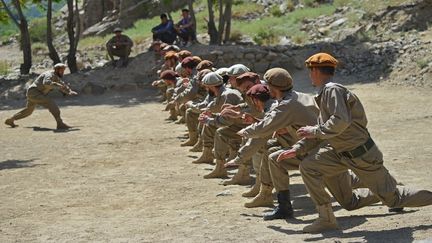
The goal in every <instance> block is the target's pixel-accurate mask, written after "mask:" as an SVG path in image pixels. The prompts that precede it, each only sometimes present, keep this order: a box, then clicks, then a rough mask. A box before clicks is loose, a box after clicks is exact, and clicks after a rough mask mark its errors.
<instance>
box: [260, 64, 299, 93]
mask: <svg viewBox="0 0 432 243" xmlns="http://www.w3.org/2000/svg"><path fill="white" fill-rule="evenodd" d="M264 80H265V81H266V83H268V84H270V85H271V86H273V87H275V88H277V89H279V90H289V89H291V88H292V87H293V80H292V77H291V74H290V73H289V72H288V71H287V70H285V69H283V68H272V69H269V70H268V71H267V72H266V73H265V74H264Z"/></svg>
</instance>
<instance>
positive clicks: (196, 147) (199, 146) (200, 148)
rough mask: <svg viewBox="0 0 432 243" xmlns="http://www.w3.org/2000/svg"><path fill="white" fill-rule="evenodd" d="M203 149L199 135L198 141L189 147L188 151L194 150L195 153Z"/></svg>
mask: <svg viewBox="0 0 432 243" xmlns="http://www.w3.org/2000/svg"><path fill="white" fill-rule="evenodd" d="M202 151H203V143H202V139H201V136H200V137H199V138H198V142H197V143H196V144H195V145H194V146H193V147H192V148H191V149H189V152H195V153H199V152H202Z"/></svg>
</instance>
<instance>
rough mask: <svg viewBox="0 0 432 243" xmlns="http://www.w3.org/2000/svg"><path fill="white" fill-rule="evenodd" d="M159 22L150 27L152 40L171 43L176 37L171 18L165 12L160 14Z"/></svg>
mask: <svg viewBox="0 0 432 243" xmlns="http://www.w3.org/2000/svg"><path fill="white" fill-rule="evenodd" d="M160 18H161V24H160V25H158V26H156V27H154V28H153V29H152V33H153V40H160V41H162V42H165V43H167V44H172V43H174V41H175V40H176V38H177V34H176V31H175V29H174V24H173V22H172V20H169V19H168V17H167V15H166V14H161V16H160Z"/></svg>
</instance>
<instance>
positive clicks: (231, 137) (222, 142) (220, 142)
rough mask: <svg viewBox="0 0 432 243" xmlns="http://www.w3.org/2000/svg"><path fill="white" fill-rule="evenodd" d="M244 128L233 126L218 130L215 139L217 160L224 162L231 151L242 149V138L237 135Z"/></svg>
mask: <svg viewBox="0 0 432 243" xmlns="http://www.w3.org/2000/svg"><path fill="white" fill-rule="evenodd" d="M242 128H243V127H242V126H238V125H231V126H229V127H220V128H218V129H217V130H216V134H215V139H214V152H215V159H218V160H222V159H225V158H226V157H227V155H228V154H229V149H230V148H231V149H233V150H235V151H237V150H238V148H239V147H240V144H241V141H242V137H241V136H239V135H238V134H237V132H238V131H240V130H241V129H242Z"/></svg>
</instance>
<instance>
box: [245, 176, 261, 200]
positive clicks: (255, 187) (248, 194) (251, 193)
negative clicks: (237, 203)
mask: <svg viewBox="0 0 432 243" xmlns="http://www.w3.org/2000/svg"><path fill="white" fill-rule="evenodd" d="M260 186H261V180H260V177H259V173H257V174H256V179H255V184H254V185H253V187H252V188H251V189H250V190H249V191H247V192H245V193H243V194H242V196H243V197H255V196H256V195H258V193H259V191H260Z"/></svg>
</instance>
